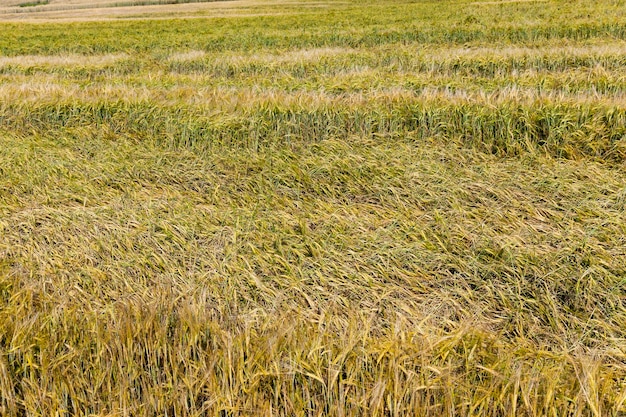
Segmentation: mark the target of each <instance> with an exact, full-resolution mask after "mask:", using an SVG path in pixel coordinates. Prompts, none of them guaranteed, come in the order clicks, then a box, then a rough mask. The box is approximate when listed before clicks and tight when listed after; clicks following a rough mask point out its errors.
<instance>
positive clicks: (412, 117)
mask: <svg viewBox="0 0 626 417" xmlns="http://www.w3.org/2000/svg"><path fill="white" fill-rule="evenodd" d="M0 122H1V124H2V125H3V126H5V127H6V128H9V129H11V130H18V131H26V132H27V131H31V130H37V131H41V132H47V131H55V130H59V129H71V128H77V127H89V126H93V127H96V128H98V129H105V130H106V131H108V132H114V133H115V134H125V135H131V136H132V137H135V138H137V139H138V140H154V141H156V142H158V143H160V144H163V145H168V146H192V147H194V148H198V149H201V148H205V149H206V148H210V147H215V146H217V147H219V146H242V147H253V148H258V147H262V146H264V144H268V143H276V142H290V141H319V140H323V139H327V138H342V137H343V138H345V137H349V136H351V135H367V136H376V135H398V136H400V135H403V136H406V137H408V138H410V139H413V140H419V139H423V138H428V137H433V136H437V137H440V138H442V139H444V140H458V141H461V142H462V143H464V144H466V145H469V146H472V147H476V148H478V149H481V150H484V151H486V152H490V153H494V154H500V155H519V154H522V153H526V152H541V153H545V154H549V155H552V156H558V157H564V158H578V157H583V156H587V157H595V158H600V159H604V160H611V161H615V162H619V161H623V160H624V159H625V158H626V111H625V110H624V109H623V108H619V107H597V106H585V105H558V104H542V103H535V104H532V105H523V104H519V103H509V104H506V103H502V104H499V105H498V106H492V105H489V104H488V103H485V104H479V103H465V104H463V103H453V102H445V101H443V100H433V101H427V102H415V103H396V104H387V105H385V104H382V105H378V106H377V107H376V108H372V106H371V105H367V104H366V105H362V106H359V105H356V106H351V107H347V106H343V107H338V106H336V105H332V106H320V107H318V108H311V107H298V106H293V107H281V106H278V105H271V104H270V105H266V106H261V107H256V108H250V109H244V110H243V111H241V112H240V113H234V114H224V113H219V112H215V111H214V110H213V111H212V110H210V109H204V110H203V109H199V108H190V107H182V106H178V107H176V106H175V107H163V106H155V105H154V104H151V103H126V102H118V103H94V104H87V103H86V104H79V103H71V104H55V105H41V106H37V105H28V106H25V105H4V106H3V107H2V108H0Z"/></svg>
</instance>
